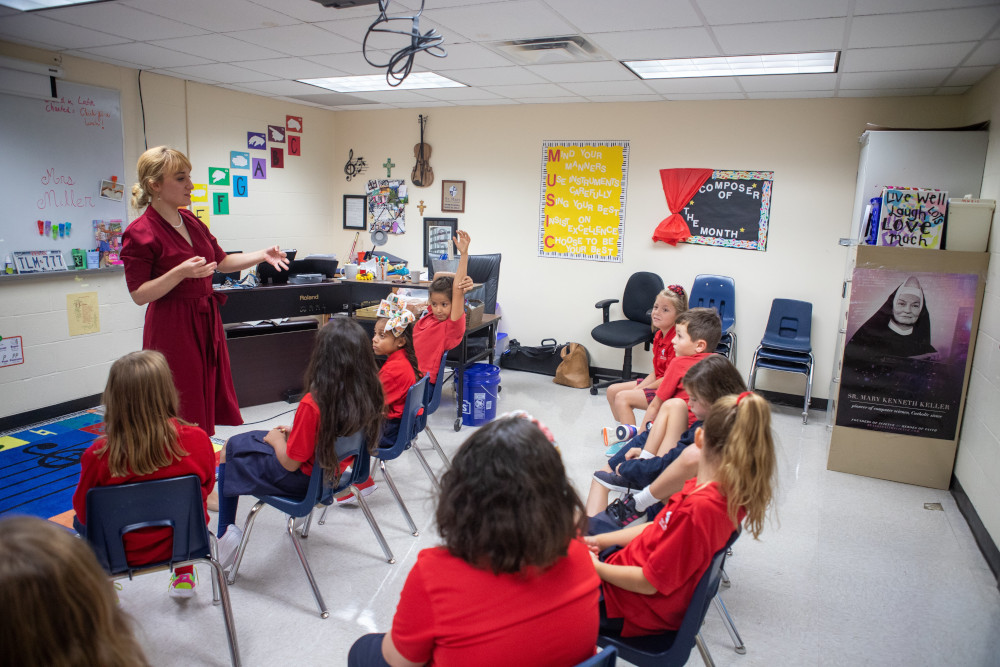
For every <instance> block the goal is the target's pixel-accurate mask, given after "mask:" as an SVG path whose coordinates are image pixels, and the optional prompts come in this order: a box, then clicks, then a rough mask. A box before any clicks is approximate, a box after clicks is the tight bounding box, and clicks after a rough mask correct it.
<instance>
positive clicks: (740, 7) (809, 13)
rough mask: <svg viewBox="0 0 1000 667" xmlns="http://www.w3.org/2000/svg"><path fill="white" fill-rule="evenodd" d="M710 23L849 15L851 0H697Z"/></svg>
mask: <svg viewBox="0 0 1000 667" xmlns="http://www.w3.org/2000/svg"><path fill="white" fill-rule="evenodd" d="M696 4H697V5H698V8H699V9H701V11H702V13H703V14H704V15H705V19H706V20H707V21H708V23H709V25H713V26H718V25H730V24H734V23H764V22H769V21H798V20H802V19H825V18H838V17H842V16H847V10H848V0H794V1H793V2H771V3H768V2H747V1H746V0H696Z"/></svg>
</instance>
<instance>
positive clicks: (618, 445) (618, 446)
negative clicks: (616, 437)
mask: <svg viewBox="0 0 1000 667" xmlns="http://www.w3.org/2000/svg"><path fill="white" fill-rule="evenodd" d="M627 444H628V440H622V441H621V442H613V443H611V445H610V446H609V447H608V448H607V449H605V450H604V455H605V456H607V457H608V458H611V457H612V456H614V455H615V454H617V453H618V452H620V451H621V450H622V448H623V447H625V446H626V445H627Z"/></svg>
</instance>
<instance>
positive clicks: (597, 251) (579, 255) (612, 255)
mask: <svg viewBox="0 0 1000 667" xmlns="http://www.w3.org/2000/svg"><path fill="white" fill-rule="evenodd" d="M627 178H628V141H543V142H542V186H541V204H540V206H539V221H538V256H539V257H562V258H567V259H589V260H593V261H597V262H616V263H620V262H621V261H622V242H623V240H624V231H625V193H626V190H627V185H628V183H627Z"/></svg>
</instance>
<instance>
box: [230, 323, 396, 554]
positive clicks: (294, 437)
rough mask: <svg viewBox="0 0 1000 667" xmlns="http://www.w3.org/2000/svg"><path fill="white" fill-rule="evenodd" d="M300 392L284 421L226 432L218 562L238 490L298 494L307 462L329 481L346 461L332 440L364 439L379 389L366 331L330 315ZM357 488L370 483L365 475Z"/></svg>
mask: <svg viewBox="0 0 1000 667" xmlns="http://www.w3.org/2000/svg"><path fill="white" fill-rule="evenodd" d="M306 391H307V393H306V394H305V395H304V396H303V397H302V400H301V401H300V402H299V406H298V408H296V410H295V419H294V421H293V422H292V426H291V427H288V426H278V427H277V428H273V429H271V430H270V431H250V432H248V433H241V434H239V435H235V436H233V437H231V438H230V439H229V440H228V441H227V442H226V446H225V448H224V449H223V451H222V457H221V458H220V464H219V562H220V563H222V566H223V567H224V568H228V567H230V566H232V564H233V561H234V560H235V558H236V549H237V547H239V543H240V539H241V538H242V536H243V533H242V531H241V530H240V529H239V528H238V527H237V526H235V525H232V524H234V522H235V521H236V509H237V505H238V503H239V497H240V496H242V495H251V494H252V495H261V494H265V495H278V496H292V497H302V496H304V495H305V492H306V490H307V489H308V488H309V478H310V476H311V475H312V472H313V467H314V466H317V465H318V466H320V467H322V468H323V475H324V477H325V478H326V480H327V482H328V483H330V484H331V485H332V484H334V483H336V481H337V480H339V479H340V474H341V472H343V470H345V469H346V468H347V466H348V465H349V462H347V461H345V462H344V463H343V464H341V463H340V462H339V461H338V460H337V451H336V442H337V438H339V437H341V436H348V435H352V434H354V433H357V432H358V431H361V432H363V433H364V434H365V440H366V441H367V442H368V443H370V444H371V445H372V446H374V444H375V443H376V442H377V440H378V434H379V430H380V428H381V424H382V406H383V395H382V386H381V384H380V383H379V380H378V369H377V367H376V364H375V355H374V354H373V353H372V351H371V344H370V343H369V340H368V334H366V333H365V330H364V329H362V328H361V326H360V325H359V324H358V323H357V322H355V321H353V320H350V319H348V318H343V317H335V318H333V319H331V320H330V321H329V322H328V323H327V324H326V326H324V327H323V328H322V329H320V330H319V333H318V334H317V335H316V343H315V346H314V347H313V352H312V357H311V358H310V359H309V367H308V369H307V370H306ZM359 488H361V489H362V492H363V491H364V489H365V488H374V482H372V480H371V478H370V477H369V478H368V481H366V482H365V483H364V484H362V485H360V486H359Z"/></svg>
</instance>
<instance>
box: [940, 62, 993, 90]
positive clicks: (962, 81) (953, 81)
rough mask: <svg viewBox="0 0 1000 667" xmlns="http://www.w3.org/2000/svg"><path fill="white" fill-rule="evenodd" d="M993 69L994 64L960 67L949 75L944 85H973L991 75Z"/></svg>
mask: <svg viewBox="0 0 1000 667" xmlns="http://www.w3.org/2000/svg"><path fill="white" fill-rule="evenodd" d="M992 71H993V66H991V65H984V66H981V67H959V68H958V69H956V70H955V71H954V72H952V74H951V76H949V77H948V78H947V79H946V80H945V82H944V85H946V86H973V85H975V84H977V83H979V82H980V81H982V80H983V79H985V78H986V76H987V75H989V73H990V72H992Z"/></svg>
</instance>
